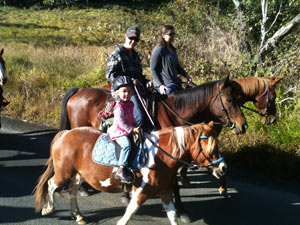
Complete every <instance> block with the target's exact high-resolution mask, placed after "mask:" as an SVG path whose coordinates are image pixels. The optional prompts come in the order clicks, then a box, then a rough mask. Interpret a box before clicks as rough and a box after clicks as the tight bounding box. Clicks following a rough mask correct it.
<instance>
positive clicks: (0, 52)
mask: <svg viewBox="0 0 300 225" xmlns="http://www.w3.org/2000/svg"><path fill="white" fill-rule="evenodd" d="M3 52H4V48H2V49H1V51H0V56H2V55H3Z"/></svg>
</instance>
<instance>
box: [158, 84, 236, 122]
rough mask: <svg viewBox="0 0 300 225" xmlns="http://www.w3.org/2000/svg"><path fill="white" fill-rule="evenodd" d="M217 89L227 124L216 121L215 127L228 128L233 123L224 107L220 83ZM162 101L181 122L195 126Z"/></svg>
mask: <svg viewBox="0 0 300 225" xmlns="http://www.w3.org/2000/svg"><path fill="white" fill-rule="evenodd" d="M217 87H218V94H217V96H219V98H220V102H221V106H222V111H223V112H224V113H225V116H226V120H227V122H226V124H224V123H221V122H215V121H214V124H215V125H221V126H224V127H226V126H227V125H228V124H229V123H230V122H231V123H232V121H231V120H230V117H229V115H228V112H227V110H226V109H225V106H224V104H223V101H222V97H221V91H220V87H219V82H218V83H217ZM217 96H216V97H217ZM161 101H162V103H163V105H164V106H165V107H166V108H167V109H168V110H169V111H170V112H171V113H173V114H174V115H175V116H176V117H177V118H179V119H180V120H182V121H183V122H184V123H185V124H187V125H190V126H191V125H194V123H191V122H189V121H187V120H185V119H183V118H182V117H181V116H179V115H178V113H176V112H175V111H174V110H173V109H172V108H171V107H170V106H169V105H168V103H167V102H166V101H165V100H164V99H161ZM232 124H233V125H234V123H232Z"/></svg>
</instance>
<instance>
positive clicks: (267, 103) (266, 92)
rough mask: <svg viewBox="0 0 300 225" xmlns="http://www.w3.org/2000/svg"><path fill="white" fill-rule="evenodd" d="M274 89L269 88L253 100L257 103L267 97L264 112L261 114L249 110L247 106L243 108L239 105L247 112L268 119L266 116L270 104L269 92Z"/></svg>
mask: <svg viewBox="0 0 300 225" xmlns="http://www.w3.org/2000/svg"><path fill="white" fill-rule="evenodd" d="M272 89H274V86H270V87H269V88H268V89H267V90H266V91H265V92H264V93H263V94H262V95H260V96H259V97H257V98H256V99H255V100H256V101H257V102H258V101H259V100H260V99H262V98H263V97H265V96H267V100H266V104H265V110H264V112H263V113H261V112H258V111H257V110H255V109H251V108H249V107H247V106H244V105H241V107H243V108H245V109H247V110H249V111H252V112H255V113H257V114H259V115H261V116H263V117H265V118H266V119H268V117H269V115H268V105H269V102H270V90H272Z"/></svg>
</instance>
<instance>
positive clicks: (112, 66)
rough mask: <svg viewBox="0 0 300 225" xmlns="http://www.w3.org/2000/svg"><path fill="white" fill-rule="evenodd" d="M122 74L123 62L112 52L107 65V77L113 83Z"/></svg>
mask: <svg viewBox="0 0 300 225" xmlns="http://www.w3.org/2000/svg"><path fill="white" fill-rule="evenodd" d="M120 75H121V62H120V60H119V57H117V55H114V54H111V55H110V56H109V58H108V61H107V66H106V79H107V80H108V81H109V82H110V83H112V82H113V81H114V79H115V78H116V77H117V76H120Z"/></svg>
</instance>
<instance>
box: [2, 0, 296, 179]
mask: <svg viewBox="0 0 300 225" xmlns="http://www.w3.org/2000/svg"><path fill="white" fill-rule="evenodd" d="M47 2H49V1H44V4H45V6H44V7H41V8H39V7H37V6H36V7H32V8H30V9H22V10H21V9H17V8H13V7H1V8H0V11H1V14H0V18H1V22H0V36H1V39H0V47H4V50H5V52H4V59H5V61H6V63H7V74H8V82H7V84H6V85H5V86H4V87H3V88H4V95H5V97H6V98H7V99H8V100H9V101H10V102H11V103H10V104H9V106H8V107H6V108H5V110H4V111H3V112H2V113H3V114H4V115H7V116H9V117H13V118H20V119H25V120H29V121H33V122H40V123H43V124H47V125H52V126H57V125H58V120H59V114H60V104H61V100H62V98H63V95H64V94H65V92H66V90H67V89H69V88H71V87H100V86H101V85H104V84H105V83H106V78H105V69H106V62H107V57H108V55H109V54H110V53H111V52H112V51H113V49H115V47H116V45H117V44H120V43H123V41H124V33H125V31H126V29H127V27H129V26H131V25H137V26H139V27H140V29H141V31H142V35H141V41H140V42H139V44H138V46H137V51H138V52H139V53H140V56H141V59H142V62H143V69H144V73H145V74H146V76H148V78H150V73H149V63H150V56H151V51H152V49H153V48H154V46H155V45H156V37H157V31H158V30H159V28H160V26H161V25H162V24H167V23H169V24H173V25H174V26H175V28H176V30H175V32H176V39H175V43H174V45H175V46H176V47H177V50H178V54H179V58H180V60H181V63H182V64H183V65H184V67H185V68H186V70H187V71H188V73H189V75H191V76H192V77H193V80H194V81H195V82H196V83H198V84H199V83H204V82H207V81H210V80H216V79H221V78H224V77H225V76H227V75H228V74H230V75H231V77H246V76H265V77H269V76H271V75H272V74H274V73H275V74H277V76H278V77H282V78H284V79H283V80H282V81H281V82H280V85H279V86H278V91H277V100H278V104H277V106H278V107H277V108H278V118H279V119H278V122H277V124H275V125H271V126H266V125H262V124H261V119H260V117H259V116H258V115H256V114H253V113H252V112H248V111H245V115H246V117H247V121H248V124H249V129H248V131H247V133H246V134H244V135H243V136H235V135H232V132H231V131H229V130H228V129H223V131H222V134H221V136H222V138H220V142H221V144H220V146H221V147H220V148H221V149H222V151H223V152H224V154H225V156H226V159H228V161H229V162H230V163H231V164H232V165H234V166H237V167H244V168H258V169H261V170H263V171H264V172H266V173H277V174H279V175H280V176H282V177H288V175H285V174H283V173H282V171H280V169H279V166H280V167H282V168H284V170H286V171H288V172H289V175H290V176H294V175H295V173H297V172H294V171H298V174H299V171H300V170H299V165H300V164H299V157H300V152H299V151H300V150H299V149H300V145H299V143H300V140H299V137H300V133H299V128H298V127H299V123H300V118H299V111H300V101H299V99H300V96H299V93H300V91H299V89H300V85H299V84H300V77H299V76H300V71H299V70H300V69H299V68H300V65H299V64H300V60H299V59H300V51H299V50H300V49H299V46H300V43H299V42H300V38H299V35H300V30H299V28H296V29H295V30H294V31H293V34H292V35H290V36H288V37H286V38H284V39H283V40H282V41H281V44H280V46H279V47H278V48H276V49H275V50H274V51H273V52H272V53H271V54H269V55H267V56H266V59H265V64H264V65H261V66H260V67H258V68H256V70H254V67H255V65H256V64H255V62H256V59H255V58H253V57H251V56H250V55H247V54H245V53H242V52H241V51H240V49H239V35H238V32H237V30H236V29H237V28H236V26H235V24H234V16H235V14H234V11H233V9H234V7H233V4H232V2H231V1H229V0H226V1H206V0H205V1H199V0H177V1H162V2H160V1H155V2H154V3H153V4H150V3H149V2H148V1H142V0H140V1H138V0H135V1H134V0H132V1H106V2H105V3H104V2H102V3H99V4H98V5H97V4H93V5H91V6H86V5H85V6H82V5H79V6H76V7H61V6H60V7H55V6H53V7H52V6H51V7H50V6H49V7H47V5H46V3H47ZM246 2H247V10H248V13H249V18H248V19H249V21H248V24H249V29H251V32H252V34H253V35H251V36H250V41H251V44H252V45H253V46H254V47H257V44H258V43H259V39H258V36H255V35H256V33H259V19H260V18H259V17H258V16H257V15H259V14H260V13H259V10H260V9H259V8H258V7H257V6H258V1H246ZM0 3H1V2H0ZM271 3H274V6H273V8H272V10H271V11H270V15H269V16H270V21H272V19H273V18H274V16H275V15H276V12H277V9H278V4H279V2H277V1H272V2H271ZM276 4H277V6H276ZM284 4H286V3H285V2H284ZM290 4H291V6H293V7H296V6H299V1H290ZM293 7H290V8H288V7H287V5H284V7H283V8H282V14H281V15H280V21H281V22H280V23H279V24H277V25H276V26H277V27H274V28H273V29H274V30H276V29H277V28H278V27H279V26H280V24H284V23H285V22H286V21H289V20H290V19H291V17H292V16H293V15H295V14H297V10H296V9H295V8H293ZM288 9H290V11H288ZM256 12H257V13H256ZM247 106H249V107H253V106H252V103H248V104H247ZM249 158H251V160H248V159H249ZM282 159H283V160H282ZM266 161H267V162H268V166H267V168H265V169H264V168H263V166H262V165H263V164H262V163H265V162H266ZM274 164H278V165H279V166H277V167H276V168H274V167H272V165H274ZM287 164H288V165H290V166H292V168H287V167H288V166H287ZM293 169H294V170H293ZM294 177H299V175H295V176H294Z"/></svg>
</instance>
